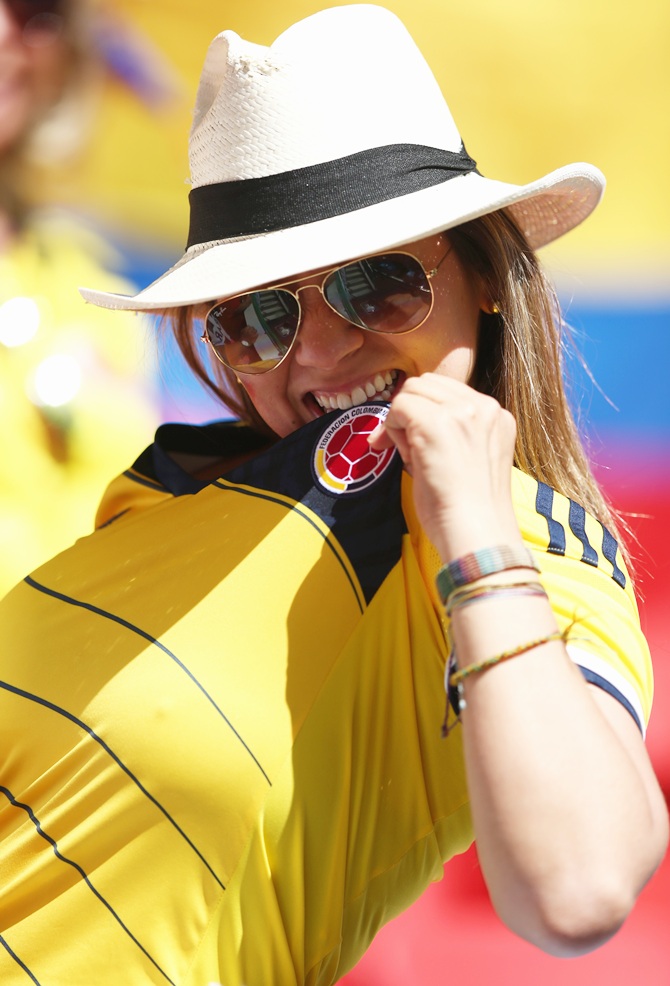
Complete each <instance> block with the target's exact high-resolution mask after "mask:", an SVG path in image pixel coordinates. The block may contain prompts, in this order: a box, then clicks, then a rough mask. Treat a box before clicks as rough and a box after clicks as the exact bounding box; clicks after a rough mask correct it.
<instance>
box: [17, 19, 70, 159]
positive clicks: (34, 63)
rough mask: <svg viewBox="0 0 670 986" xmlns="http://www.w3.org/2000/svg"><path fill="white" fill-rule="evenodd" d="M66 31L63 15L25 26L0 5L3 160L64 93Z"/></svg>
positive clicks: (66, 54)
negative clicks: (64, 32) (64, 29)
mask: <svg viewBox="0 0 670 986" xmlns="http://www.w3.org/2000/svg"><path fill="white" fill-rule="evenodd" d="M45 6H46V5H45ZM62 28H63V20H62V18H61V17H60V15H58V14H56V13H48V12H45V13H41V14H38V15H37V16H36V17H34V18H33V19H32V20H31V21H30V22H29V23H28V24H26V25H25V26H22V25H21V24H20V23H19V20H18V18H17V17H16V16H15V15H14V13H13V12H12V9H11V6H10V4H8V3H7V2H6V0H0V156H1V155H3V154H6V153H7V152H8V151H9V150H11V148H12V147H14V145H15V144H17V143H18V142H19V141H20V140H21V139H22V138H23V137H24V136H25V134H26V133H27V132H28V131H29V130H30V128H31V127H32V126H33V124H34V122H35V121H36V120H38V119H39V118H40V117H41V116H42V114H43V112H44V111H45V110H46V109H48V107H49V106H51V105H53V103H55V102H56V100H57V99H58V97H59V96H60V93H61V92H62V89H63V86H64V84H65V79H66V77H67V71H68V54H69V45H68V44H67V42H66V41H65V40H64V36H63V30H62Z"/></svg>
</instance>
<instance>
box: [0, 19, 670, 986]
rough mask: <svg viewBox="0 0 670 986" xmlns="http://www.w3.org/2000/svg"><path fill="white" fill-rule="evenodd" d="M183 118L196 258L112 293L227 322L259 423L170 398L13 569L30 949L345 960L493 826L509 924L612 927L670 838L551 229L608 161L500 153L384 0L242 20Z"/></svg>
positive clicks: (239, 979) (20, 939)
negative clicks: (135, 290) (544, 162)
mask: <svg viewBox="0 0 670 986" xmlns="http://www.w3.org/2000/svg"><path fill="white" fill-rule="evenodd" d="M343 66H346V71H345V70H343ZM317 110H318V112H317ZM190 150H191V169H192V179H193V182H192V183H193V188H192V191H191V216H192V219H191V231H190V236H189V247H188V249H187V251H186V253H185V255H184V256H183V257H182V259H181V260H180V261H179V262H178V263H177V264H176V265H175V267H173V268H172V269H171V270H170V271H168V272H167V273H166V274H165V275H164V276H163V277H162V278H160V279H159V280H158V281H157V282H155V283H154V284H153V285H151V286H150V287H148V288H147V289H145V290H144V291H142V292H140V293H139V294H137V295H135V296H134V297H127V296H125V297H124V296H120V295H110V294H103V293H100V292H93V291H85V292H83V293H84V295H85V297H86V298H87V299H88V300H90V301H95V302H96V303H98V304H101V305H103V306H108V307H116V308H127V309H136V310H145V311H147V310H153V311H163V312H166V313H167V314H168V315H169V316H170V317H171V318H172V320H173V322H174V325H175V330H176V332H177V334H178V337H179V339H180V341H181V344H182V347H183V350H184V353H185V355H186V358H187V360H188V361H189V363H190V364H191V365H192V366H193V367H194V368H195V369H196V371H197V372H200V373H201V374H203V375H204V374H205V373H206V371H205V369H204V365H203V364H202V363H200V361H199V360H200V356H199V353H201V352H202V346H201V345H200V344H199V343H197V342H196V341H195V338H196V337H195V336H194V329H195V328H196V326H197V325H198V323H199V321H200V320H202V322H203V323H204V336H205V340H206V342H207V345H208V347H209V349H210V350H211V352H212V353H213V355H214V357H215V358H216V365H217V367H219V366H220V367H221V373H222V383H223V385H224V386H225V387H226V388H228V389H227V390H226V391H225V393H226V394H227V396H228V399H229V401H230V402H233V403H234V402H235V401H236V402H237V409H238V411H239V413H240V417H241V418H242V421H241V422H232V423H231V422H223V423H218V424H215V425H211V426H207V427H204V428H189V427H187V426H167V427H164V428H163V429H160V430H159V432H158V435H157V440H156V442H155V443H154V445H153V446H151V447H150V448H149V449H148V450H147V451H146V452H145V453H144V454H143V455H141V456H140V458H139V459H138V460H137V461H136V463H135V465H134V466H133V468H132V470H129V471H128V472H127V473H126V474H124V476H122V477H121V478H120V479H119V480H117V481H116V482H115V483H114V484H112V486H111V487H110V489H109V490H108V492H107V494H106V497H105V500H104V502H103V505H102V507H101V510H100V512H99V517H98V525H99V529H98V531H97V532H96V533H95V534H94V535H93V536H91V537H90V538H88V539H85V540H83V541H80V542H78V544H77V545H75V546H74V547H73V548H72V549H71V550H69V551H67V552H64V553H63V554H61V555H60V556H59V557H58V558H57V559H56V560H55V561H54V562H53V563H50V564H48V565H46V566H44V567H43V568H41V569H40V570H38V571H37V572H36V573H34V575H32V576H30V577H29V578H27V579H26V580H24V582H23V583H21V584H20V585H19V586H17V587H16V589H15V590H14V591H13V592H12V593H11V594H10V595H9V596H8V597H7V599H6V600H5V603H4V608H3V611H2V615H3V621H2V625H3V626H4V627H5V628H6V629H5V632H6V638H7V640H9V642H10V645H11V646H6V649H5V653H4V655H3V658H2V661H3V675H2V678H3V681H4V684H3V692H2V702H3V705H2V709H1V715H0V722H1V723H2V729H3V736H4V742H3V745H2V748H3V750H7V751H8V755H7V757H6V762H4V763H3V765H2V768H1V773H0V778H1V779H0V784H2V792H3V794H4V797H5V800H6V809H5V811H4V813H3V815H1V816H0V821H1V822H2V825H3V829H2V835H3V841H2V855H3V859H4V860H7V861H8V868H9V870H8V872H9V875H8V878H7V881H6V884H5V887H3V893H2V911H1V914H2V922H3V923H2V927H3V928H5V929H6V930H5V931H4V932H3V934H4V938H3V942H4V945H5V951H6V956H5V959H4V964H3V965H2V974H3V977H4V978H3V982H8V983H12V984H13V983H15V982H16V983H19V982H23V981H25V975H26V973H27V974H28V975H29V976H32V977H33V978H34V979H35V980H36V981H37V982H44V983H47V982H62V981H66V982H68V983H71V984H76V983H90V982H96V983H105V982H115V981H118V978H119V976H120V975H122V976H123V978H124V980H125V981H128V982H132V983H138V984H139V983H163V982H166V981H167V982H170V983H179V984H183V986H185V984H188V986H196V984H197V986H200V984H206V983H212V982H216V983H225V984H227V986H241V984H243V983H247V984H251V983H254V984H256V983H281V984H282V986H283V984H290V983H310V984H326V983H328V984H329V983H333V982H335V981H337V979H339V978H340V977H341V976H342V975H343V974H344V972H345V971H346V970H348V969H350V968H351V967H352V965H353V964H354V963H355V962H356V961H357V959H358V958H359V957H360V955H361V954H362V952H363V951H364V950H365V948H366V947H367V945H368V944H369V942H370V941H371V939H372V937H373V936H374V934H375V933H376V931H377V930H378V929H379V927H380V926H381V925H382V924H383V923H384V922H385V921H387V920H389V919H390V918H391V917H392V916H393V915H394V914H396V913H398V911H400V910H402V909H403V908H404V907H406V906H408V905H409V904H410V903H411V901H412V900H414V899H415V898H416V897H417V896H418V895H419V894H420V893H421V891H422V890H423V889H424V888H425V887H426V885H427V884H428V883H429V882H430V881H431V880H435V879H439V878H440V876H441V875H442V866H443V863H444V862H445V861H446V860H448V859H449V858H450V857H451V856H452V855H454V854H455V853H458V852H461V851H463V850H464V849H465V848H466V847H467V846H468V845H469V844H470V843H471V842H472V839H473V837H476V840H477V846H478V851H479V855H480V859H481V864H482V869H483V872H484V874H485V877H486V881H487V884H488V887H489V891H490V894H491V899H492V901H493V904H494V906H495V907H496V909H497V911H498V913H499V914H500V916H501V917H502V919H503V920H504V921H505V922H506V923H507V924H508V925H509V926H510V927H511V928H512V929H514V930H515V931H516V932H517V933H518V934H520V935H521V936H523V937H524V938H526V939H528V940H529V941H531V942H534V943H535V944H537V945H538V946H539V947H541V948H543V949H545V950H547V951H549V952H552V953H554V954H556V955H578V954H580V953H582V952H585V951H588V950H590V949H593V948H595V947H597V946H598V945H599V944H600V943H602V942H603V941H605V940H606V939H607V938H608V937H610V936H611V935H612V934H613V933H614V932H615V931H616V929H617V928H618V927H619V925H620V924H621V922H622V921H623V920H624V918H625V916H626V914H627V912H628V911H629V909H630V907H631V906H632V903H633V901H634V899H635V897H636V895H637V894H638V893H639V892H640V890H641V889H642V887H643V885H644V883H645V882H646V881H647V880H648V878H649V876H650V875H651V873H652V872H653V870H654V869H655V867H656V866H657V865H658V862H659V860H660V859H661V857H662V855H663V852H664V848H665V845H666V841H667V818H666V814H665V808H664V805H663V801H662V797H661V795H660V792H659V789H658V787H657V784H656V781H655V779H654V776H653V773H652V770H651V767H650V765H649V762H648V759H647V757H646V754H645V751H644V745H643V741H642V733H643V730H644V726H645V722H646V719H647V717H648V714H649V704H650V693H651V681H650V668H649V661H648V652H647V649H646V645H645V642H644V639H643V637H642V635H641V633H640V629H639V622H638V620H637V611H636V607H635V601H634V597H633V595H632V591H631V586H630V578H629V576H628V574H627V572H626V569H625V564H624V561H623V559H622V556H621V552H620V551H619V549H618V547H617V542H616V540H615V538H614V536H613V534H612V533H610V530H609V527H607V526H605V524H608V525H610V526H611V521H612V518H611V516H610V514H609V512H608V511H607V508H606V506H605V504H604V502H603V500H602V497H601V495H600V493H599V492H598V490H597V487H596V485H595V483H594V481H593V479H592V478H591V476H590V474H589V472H588V468H587V466H586V463H585V460H584V456H583V454H582V452H581V451H580V449H579V447H578V443H577V440H576V437H575V433H574V428H573V426H572V423H571V421H570V417H569V414H568V411H567V408H566V405H565V400H564V396H563V393H562V389H561V383H560V362H559V329H558V326H557V324H556V322H555V317H556V316H555V312H554V309H553V299H552V296H551V294H550V293H549V291H548V288H547V286H546V284H545V282H544V280H543V278H542V275H541V273H540V271H539V268H538V266H537V262H536V260H535V257H534V254H533V251H532V247H537V246H541V245H542V244H543V243H546V242H548V241H549V240H551V239H553V238H555V237H556V236H557V235H560V233H562V232H565V231H567V230H568V229H570V228H572V227H573V226H574V225H576V224H577V223H578V222H580V221H581V220H582V219H584V218H585V217H586V216H587V215H588V214H589V213H590V212H591V211H592V209H593V208H594V207H595V205H596V204H597V201H598V199H599V197H600V194H601V191H602V177H601V175H600V173H599V172H598V171H597V169H594V168H592V167H590V166H589V165H572V166H568V167H566V168H563V169H561V170H560V171H558V172H554V173H552V174H551V175H549V176H547V177H546V178H544V179H541V180H539V181H538V182H535V183H532V184H531V185H526V186H511V185H504V184H502V183H499V182H494V181H491V180H488V179H485V178H482V177H481V175H479V174H478V173H477V172H476V171H475V163H474V161H473V160H472V159H471V158H469V156H468V155H467V154H466V152H465V151H464V149H463V147H462V144H461V140H460V136H459V135H458V132H457V130H456V127H455V125H454V123H453V120H452V119H451V116H450V114H449V111H448V109H447V107H446V104H445V103H444V101H443V99H442V97H441V94H440V93H439V89H438V87H437V85H436V83H435V81H434V79H433V78H432V76H431V75H430V73H429V71H428V69H427V67H426V65H425V62H424V61H423V59H422V58H421V56H420V54H419V53H418V51H417V50H416V48H415V47H414V45H413V43H412V41H411V39H410V38H409V37H408V35H407V33H406V32H405V30H404V28H403V27H402V25H401V24H400V23H399V22H398V21H397V19H396V18H395V17H394V16H393V15H391V14H389V13H388V12H386V11H384V10H383V9H382V8H378V7H372V6H348V7H344V8H336V9H333V10H328V11H323V12H321V13H319V14H316V15H314V16H313V17H310V18H307V19H306V20H304V21H302V22H300V23H298V24H296V25H294V26H293V27H292V28H291V29H289V30H288V31H287V32H285V33H284V34H283V35H282V36H281V37H280V38H279V39H278V40H277V41H276V42H275V44H274V45H273V46H272V47H271V48H269V49H267V48H262V47H260V46H256V45H251V44H248V43H246V42H244V41H242V40H241V39H240V38H238V37H237V36H236V35H234V34H233V33H232V32H225V33H224V34H222V35H220V36H219V37H218V38H216V39H215V41H214V42H213V44H212V46H211V48H210V51H209V54H208V56H207V59H206V62H205V67H204V70H203V75H202V79H201V84H200V89H199V94H198V100H197V105H196V113H195V119H194V124H193V130H192V134H191V145H190ZM199 331H200V332H202V331H203V326H202V324H200V326H199ZM198 347H200V348H199V350H198ZM212 386H215V384H212ZM245 421H247V422H250V423H251V425H250V424H249V423H247V424H245V423H244V422H245ZM445 678H446V685H447V695H448V698H449V703H450V707H447V709H446V715H445V707H446V706H447V698H446V697H445V691H444V689H443V687H442V682H443V680H444V679H445ZM27 727H28V728H27ZM46 843H48V846H47V847H46V849H47V851H45V850H44V848H43V847H44V846H45V844H46ZM40 850H41V851H40ZM70 928H72V932H71V933H68V932H69V929H70ZM75 929H76V930H75ZM445 930H446V929H445ZM22 977H23V978H22Z"/></svg>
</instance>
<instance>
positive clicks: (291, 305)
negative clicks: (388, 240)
mask: <svg viewBox="0 0 670 986" xmlns="http://www.w3.org/2000/svg"><path fill="white" fill-rule="evenodd" d="M451 249H452V248H451V247H449V250H447V252H446V253H445V255H444V256H443V257H442V259H441V260H440V261H439V263H438V264H437V265H436V266H435V267H434V268H433V269H432V270H428V271H427V270H425V268H424V267H423V265H422V264H421V262H420V261H419V260H417V258H416V257H413V256H412V254H410V253H398V252H393V253H380V254H377V255H375V256H373V257H364V258H363V259H362V260H356V261H354V262H353V263H349V264H344V265H343V266H341V267H334V268H332V269H331V270H328V271H325V272H324V273H323V274H321V275H320V276H321V283H320V284H318V283H317V284H305V285H303V286H302V287H297V288H295V289H294V290H291V289H290V288H289V287H288V286H285V285H283V284H278V285H273V286H272V287H268V288H262V289H260V290H259V291H249V292H247V293H246V294H238V295H235V296H234V297H232V298H226V299H225V300H224V301H217V302H216V304H215V305H213V306H212V307H211V308H210V310H209V311H208V312H207V315H206V316H205V320H204V321H205V331H204V334H203V336H202V341H203V342H206V343H209V345H210V346H211V348H212V350H213V352H214V355H215V356H216V357H217V359H219V360H220V361H221V362H222V363H223V364H224V366H227V367H228V368H229V369H231V370H234V371H235V372H236V373H267V372H268V370H274V369H275V367H277V366H279V364H280V363H281V362H282V361H283V360H284V359H285V358H286V357H287V356H288V354H289V352H290V351H291V347H292V346H293V343H294V342H295V340H296V337H297V335H298V329H299V327H300V321H301V308H300V298H299V297H298V295H299V292H300V291H304V290H306V288H308V287H310V288H311V287H315V288H317V289H318V290H319V291H320V292H321V295H322V297H323V299H324V301H325V302H326V304H327V305H328V306H329V307H330V308H332V310H333V311H334V312H336V313H337V314H338V315H340V316H341V317H342V318H344V319H346V320H347V322H350V323H351V325H355V326H356V327H357V328H359V329H365V330H366V331H367V332H377V333H383V334H384V335H402V334H403V333H405V332H412V331H414V329H418V328H419V326H420V325H423V323H424V322H425V321H426V319H427V318H428V316H429V315H430V313H431V311H432V308H433V289H432V287H431V284H430V281H431V278H433V277H434V276H435V274H436V273H437V271H438V270H439V268H440V265H441V264H442V263H443V262H444V260H446V258H447V256H448V255H449V253H450V252H451ZM312 277H313V275H309V274H308V275H307V276H305V277H303V278H298V279H297V280H296V279H294V280H292V281H290V282H287V284H290V285H291V286H292V285H294V284H300V281H307V280H311V279H312Z"/></svg>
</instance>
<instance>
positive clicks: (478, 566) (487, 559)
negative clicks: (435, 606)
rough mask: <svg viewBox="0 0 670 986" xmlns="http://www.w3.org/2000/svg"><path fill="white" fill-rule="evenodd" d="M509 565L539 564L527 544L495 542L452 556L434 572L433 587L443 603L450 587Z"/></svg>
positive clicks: (464, 583) (525, 566) (523, 566)
mask: <svg viewBox="0 0 670 986" xmlns="http://www.w3.org/2000/svg"><path fill="white" fill-rule="evenodd" d="M512 568H532V569H534V570H535V571H536V572H539V571H540V568H539V565H538V564H537V562H536V561H535V559H534V558H533V555H532V553H531V552H530V551H529V549H528V548H525V547H523V546H519V547H512V546H511V545H509V544H501V545H496V546H495V547H492V548H480V550H479V551H473V552H472V553H471V554H469V555H463V557H462V558H455V559H454V561H450V562H449V564H448V565H443V566H442V568H441V569H440V570H439V572H438V573H437V575H436V576H435V583H436V585H437V591H438V592H439V594H440V599H441V600H442V604H443V605H444V606H446V605H447V601H448V599H449V596H450V595H451V594H452V592H453V591H454V589H460V588H461V587H462V586H464V585H470V583H471V582H476V581H477V580H478V579H481V578H483V577H484V576H485V575H495V574H496V573H497V572H507V571H509V570H510V569H512Z"/></svg>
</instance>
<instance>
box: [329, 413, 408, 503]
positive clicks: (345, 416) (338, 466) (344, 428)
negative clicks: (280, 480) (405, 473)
mask: <svg viewBox="0 0 670 986" xmlns="http://www.w3.org/2000/svg"><path fill="white" fill-rule="evenodd" d="M388 412H389V408H388V406H387V405H383V404H359V405H358V406H357V407H352V408H350V409H349V410H348V411H342V413H341V414H339V415H338V416H337V417H336V418H335V420H334V421H331V422H330V424H329V425H328V427H327V428H326V430H325V431H324V432H323V434H322V435H321V437H320V438H319V440H318V442H317V444H316V446H315V448H314V455H313V459H312V465H313V469H314V476H315V478H316V480H317V482H318V483H319V485H320V486H322V487H323V488H324V489H326V490H328V492H329V493H334V494H335V495H342V494H345V493H359V492H360V491H361V490H364V489H366V488H367V487H368V486H371V485H372V483H374V482H376V481H377V480H378V479H379V477H380V476H381V475H382V473H383V472H385V471H386V469H387V468H388V466H389V465H390V463H391V460H392V459H393V456H394V455H395V448H389V449H383V450H382V451H380V452H377V451H375V450H374V449H371V448H370V446H369V445H368V435H370V434H371V433H372V432H373V431H374V430H375V428H376V427H377V425H378V424H379V422H380V421H383V420H384V418H385V417H386V415H387V414H388Z"/></svg>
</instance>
